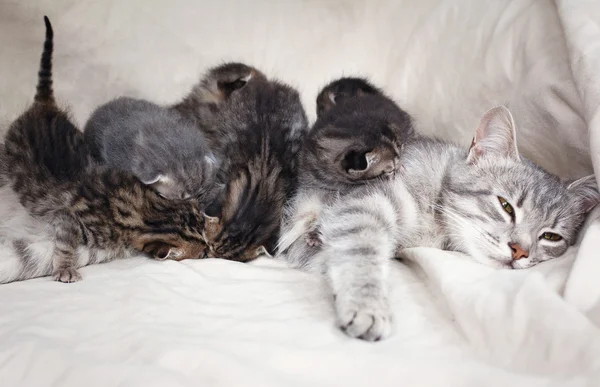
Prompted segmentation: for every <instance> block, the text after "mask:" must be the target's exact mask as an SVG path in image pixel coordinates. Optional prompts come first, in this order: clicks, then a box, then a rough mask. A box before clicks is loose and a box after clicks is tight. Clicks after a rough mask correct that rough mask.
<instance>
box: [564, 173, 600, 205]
mask: <svg viewBox="0 0 600 387" xmlns="http://www.w3.org/2000/svg"><path fill="white" fill-rule="evenodd" d="M567 190H568V191H569V192H571V194H572V195H574V196H575V198H576V199H577V200H578V201H580V202H581V205H582V208H583V210H584V211H585V212H586V213H587V212H590V211H591V210H592V209H593V208H594V207H596V206H597V205H598V204H599V203H600V192H599V191H598V183H597V181H596V176H594V175H589V176H586V177H582V178H581V179H578V180H575V181H574V182H572V183H571V184H569V186H568V187H567Z"/></svg>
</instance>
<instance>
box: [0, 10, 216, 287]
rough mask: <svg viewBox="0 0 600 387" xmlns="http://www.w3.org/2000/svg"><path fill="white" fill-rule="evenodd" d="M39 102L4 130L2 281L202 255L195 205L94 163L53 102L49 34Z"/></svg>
mask: <svg viewBox="0 0 600 387" xmlns="http://www.w3.org/2000/svg"><path fill="white" fill-rule="evenodd" d="M44 21H45V23H46V41H45V43H44V52H43V54H42V59H41V66H40V71H39V83H38V86H37V94H36V96H35V102H34V104H33V106H32V107H31V108H29V110H27V111H26V112H25V113H23V114H22V115H21V116H20V117H19V118H18V119H17V120H16V121H15V122H14V123H12V124H11V126H10V128H9V130H8V133H7V134H6V138H5V143H4V154H3V155H2V158H1V159H2V162H3V166H2V171H3V172H4V176H3V178H2V179H0V181H4V182H8V183H9V184H3V185H2V186H0V241H1V243H2V244H1V245H0V283H5V282H11V281H15V280H23V279H28V278H33V277H37V276H44V275H49V274H52V275H53V276H54V279H55V280H58V281H61V282H75V281H78V280H80V279H81V275H80V274H79V273H78V271H77V268H79V267H82V266H85V265H88V264H93V263H99V262H103V261H108V260H111V259H115V258H120V257H125V256H127V255H129V254H130V253H132V250H138V251H142V252H146V253H149V254H150V255H152V256H153V257H155V258H158V259H176V260H180V259H185V258H202V257H204V256H205V248H206V246H205V243H204V239H203V237H202V230H203V228H204V219H203V216H202V214H201V211H200V209H199V208H198V206H197V203H196V202H195V201H184V200H168V199H164V198H162V197H161V196H160V195H159V194H158V193H156V192H155V191H154V190H153V189H151V188H148V187H146V186H145V185H144V184H142V183H141V182H140V181H139V180H138V179H137V178H136V177H134V176H133V175H131V174H129V173H126V172H122V171H118V170H114V169H109V168H106V167H101V166H98V165H96V164H94V163H93V162H92V161H91V158H90V154H89V152H88V149H87V146H86V144H85V142H84V140H83V134H82V132H81V131H80V130H78V129H77V128H76V127H75V125H73V123H72V122H71V121H70V120H69V118H68V116H67V114H66V113H65V112H64V111H62V110H60V109H59V108H58V107H57V106H56V104H55V101H54V96H53V91H52V77H51V55H52V50H53V31H52V27H51V25H50V21H49V20H48V18H47V17H44Z"/></svg>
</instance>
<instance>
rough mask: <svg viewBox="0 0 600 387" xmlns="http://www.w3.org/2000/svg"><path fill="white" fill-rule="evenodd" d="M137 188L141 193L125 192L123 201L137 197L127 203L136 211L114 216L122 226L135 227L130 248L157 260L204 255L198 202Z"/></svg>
mask: <svg viewBox="0 0 600 387" xmlns="http://www.w3.org/2000/svg"><path fill="white" fill-rule="evenodd" d="M138 184H139V182H138ZM135 191H137V190H134V192H135ZM141 191H142V192H143V195H141V196H139V195H138V196H136V195H135V194H134V195H131V194H128V195H125V197H124V198H123V199H124V200H125V201H127V200H132V199H133V200H136V199H138V200H137V201H136V202H135V203H136V204H135V205H133V204H132V205H131V207H132V208H136V210H135V211H130V212H126V213H122V214H121V213H120V214H119V218H118V219H119V220H120V221H121V222H122V223H123V224H124V225H127V226H136V227H134V229H135V230H134V232H133V235H132V242H131V245H132V246H133V248H135V249H137V250H139V251H141V252H144V253H146V254H148V255H149V256H150V257H152V258H154V259H157V260H166V259H170V260H175V261H181V260H183V259H202V258H206V252H207V247H206V243H205V241H204V236H203V232H204V215H203V212H202V208H201V207H200V206H199V205H198V202H196V201H194V200H188V201H180V200H179V201H176V200H168V199H165V198H163V197H161V196H160V195H158V194H157V193H156V192H155V191H153V190H151V189H148V188H146V187H145V186H144V188H143V189H142V190H141Z"/></svg>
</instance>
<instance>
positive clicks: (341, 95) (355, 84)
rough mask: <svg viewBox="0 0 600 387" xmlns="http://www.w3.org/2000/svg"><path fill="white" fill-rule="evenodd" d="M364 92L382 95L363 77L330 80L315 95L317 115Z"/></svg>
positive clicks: (319, 115)
mask: <svg viewBox="0 0 600 387" xmlns="http://www.w3.org/2000/svg"><path fill="white" fill-rule="evenodd" d="M365 94H377V95H383V91H381V90H380V89H378V88H377V87H376V86H374V85H372V84H371V83H370V82H369V81H367V80H366V79H364V78H355V77H345V78H340V79H337V80H335V81H332V82H331V83H329V84H328V85H326V86H325V87H324V88H323V89H322V90H321V91H320V92H319V95H318V96H317V117H321V116H322V115H323V114H324V113H326V112H328V111H329V110H330V109H332V108H333V107H334V106H336V105H339V104H340V103H341V102H343V101H345V100H347V99H348V98H353V97H361V96H363V95H365Z"/></svg>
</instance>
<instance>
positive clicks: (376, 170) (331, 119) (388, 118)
mask: <svg viewBox="0 0 600 387" xmlns="http://www.w3.org/2000/svg"><path fill="white" fill-rule="evenodd" d="M317 105H318V106H320V109H321V111H320V114H319V117H318V119H317V121H316V122H315V124H314V126H313V127H312V129H311V130H310V132H309V133H308V135H307V136H306V139H305V142H304V146H303V147H302V150H301V155H300V162H301V168H300V171H301V172H300V173H301V176H302V177H301V179H302V182H303V183H304V184H311V183H312V184H317V185H319V186H320V188H324V189H344V188H349V187H351V186H353V185H357V184H364V183H365V182H366V181H368V180H372V179H377V178H388V177H390V176H393V175H394V174H395V173H396V172H397V171H398V168H399V167H400V165H399V160H400V154H401V151H402V147H403V144H404V143H405V142H406V141H407V140H408V139H410V138H412V137H413V135H414V129H413V126H412V120H411V118H410V116H409V115H408V114H407V113H406V112H404V111H403V110H402V109H400V108H399V107H398V105H396V104H395V103H394V102H393V101H392V100H391V99H389V98H388V97H386V96H385V95H384V94H383V93H382V92H381V91H379V89H377V88H376V87H375V86H372V85H370V84H369V83H368V82H367V81H365V80H363V79H360V78H342V79H340V80H337V81H334V82H332V83H331V84H329V85H327V86H326V87H325V89H324V90H323V91H321V93H320V94H319V97H318V98H317Z"/></svg>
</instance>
